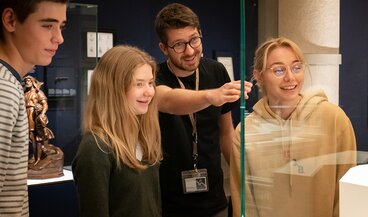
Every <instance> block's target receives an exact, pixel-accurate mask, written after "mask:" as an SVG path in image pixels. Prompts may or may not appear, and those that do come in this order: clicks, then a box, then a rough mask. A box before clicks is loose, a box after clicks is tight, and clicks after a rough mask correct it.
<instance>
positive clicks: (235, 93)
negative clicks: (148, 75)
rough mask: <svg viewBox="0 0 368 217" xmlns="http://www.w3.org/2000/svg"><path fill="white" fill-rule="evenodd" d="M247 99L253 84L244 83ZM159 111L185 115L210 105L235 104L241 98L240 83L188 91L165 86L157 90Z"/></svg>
mask: <svg viewBox="0 0 368 217" xmlns="http://www.w3.org/2000/svg"><path fill="white" fill-rule="evenodd" d="M244 84H245V85H244V94H245V98H246V99H247V98H248V95H247V93H249V92H250V90H251V87H252V83H250V82H245V83H244ZM156 97H157V99H158V109H159V111H161V112H165V113H170V114H176V115H185V114H190V113H194V112H197V111H200V110H202V109H204V108H207V107H208V106H210V105H214V106H222V105H223V104H225V103H230V102H235V101H236V100H238V99H239V98H240V81H232V82H228V83H226V84H224V85H222V86H221V87H219V88H216V89H208V90H199V91H195V90H187V89H180V88H175V89H172V88H170V87H168V86H165V85H160V86H158V87H157V88H156Z"/></svg>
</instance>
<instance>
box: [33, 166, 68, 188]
mask: <svg viewBox="0 0 368 217" xmlns="http://www.w3.org/2000/svg"><path fill="white" fill-rule="evenodd" d="M63 173H64V176H61V177H57V178H51V179H28V180H27V184H28V186H31V185H43V184H51V183H58V182H65V181H72V180H73V173H72V171H70V170H65V169H64V170H63Z"/></svg>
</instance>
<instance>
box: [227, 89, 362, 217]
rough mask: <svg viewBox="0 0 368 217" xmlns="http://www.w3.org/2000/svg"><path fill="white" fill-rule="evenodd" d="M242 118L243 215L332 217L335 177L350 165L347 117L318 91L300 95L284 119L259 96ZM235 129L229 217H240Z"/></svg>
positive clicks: (335, 213)
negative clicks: (231, 209)
mask: <svg viewBox="0 0 368 217" xmlns="http://www.w3.org/2000/svg"><path fill="white" fill-rule="evenodd" d="M253 109H254V111H253V112H252V113H251V114H250V115H249V116H248V117H246V119H245V137H244V138H245V146H244V147H245V156H244V159H245V184H244V186H245V203H246V205H245V212H246V217H337V216H338V215H339V214H338V211H339V206H338V203H339V199H338V196H339V193H338V187H339V179H340V178H341V177H342V176H343V175H344V174H345V172H346V171H347V170H348V169H349V168H350V167H352V166H354V165H356V141H355V136H354V130H353V128H352V125H351V122H350V120H349V118H348V117H347V116H346V115H345V113H344V112H343V110H342V109H341V108H339V107H338V106H336V105H334V104H331V103H329V102H328V101H327V97H326V95H325V94H324V93H323V92H322V91H317V90H310V91H308V92H306V93H304V94H302V100H301V101H300V102H299V104H298V106H297V108H296V110H295V111H294V112H293V113H292V114H291V116H290V118H289V119H287V120H283V119H281V118H280V117H279V116H277V115H276V114H275V113H274V112H272V111H271V109H270V108H269V106H268V104H267V98H266V97H264V98H262V99H261V100H260V101H259V102H258V103H257V104H256V105H255V106H254V107H253ZM240 168H241V166H240V125H238V127H237V128H236V131H235V137H234V146H233V151H232V155H231V160H230V188H231V198H232V204H233V213H234V214H233V216H234V217H240V215H241V213H240V212H241V208H240V201H241V197H240V196H241V194H240V187H241V186H240V178H241V171H240Z"/></svg>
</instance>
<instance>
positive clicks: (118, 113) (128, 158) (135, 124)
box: [83, 45, 162, 170]
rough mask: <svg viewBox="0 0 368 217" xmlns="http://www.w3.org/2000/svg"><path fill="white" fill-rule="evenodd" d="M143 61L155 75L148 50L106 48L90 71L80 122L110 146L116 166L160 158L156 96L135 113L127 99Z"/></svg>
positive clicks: (149, 162)
mask: <svg viewBox="0 0 368 217" xmlns="http://www.w3.org/2000/svg"><path fill="white" fill-rule="evenodd" d="M144 64H148V65H150V66H151V68H152V74H153V77H154V78H155V77H156V63H155V61H154V59H153V57H151V56H150V55H149V54H148V53H146V52H144V51H142V50H140V49H138V48H136V47H132V46H129V45H119V46H115V47H113V48H111V49H110V50H108V51H107V52H106V53H105V54H104V55H103V56H102V57H101V59H100V60H99V62H98V64H97V66H96V68H95V70H94V72H93V75H92V78H91V86H90V91H89V95H88V99H87V104H86V109H85V114H84V121H83V126H84V131H85V132H91V133H92V134H93V135H94V136H97V137H99V139H101V140H102V141H103V142H104V143H106V144H107V145H108V146H109V148H111V150H112V152H113V153H114V155H115V157H116V161H117V166H118V167H119V166H121V164H125V165H127V166H129V167H131V168H133V169H136V170H142V169H145V168H147V167H148V166H149V165H153V164H156V163H158V162H159V161H160V160H161V159H162V151H161V135H160V128H159V122H158V110H157V102H156V97H153V99H152V101H151V103H150V105H149V107H148V111H147V113H145V114H141V115H136V114H135V112H134V109H133V108H132V107H131V105H129V104H128V103H127V98H126V93H127V91H128V90H129V89H130V88H131V85H132V81H133V75H134V72H135V70H136V69H137V68H138V67H140V66H143V65H144ZM96 141H97V140H96ZM137 144H140V145H141V147H142V153H143V158H142V162H140V161H139V160H137V159H136V146H137Z"/></svg>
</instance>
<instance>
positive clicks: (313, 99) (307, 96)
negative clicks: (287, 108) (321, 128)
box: [253, 89, 328, 122]
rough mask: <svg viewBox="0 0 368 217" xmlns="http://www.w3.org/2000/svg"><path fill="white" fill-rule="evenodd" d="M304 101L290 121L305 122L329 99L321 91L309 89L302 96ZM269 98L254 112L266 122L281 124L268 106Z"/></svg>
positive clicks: (260, 102)
mask: <svg viewBox="0 0 368 217" xmlns="http://www.w3.org/2000/svg"><path fill="white" fill-rule="evenodd" d="M300 95H301V96H302V99H301V100H300V102H299V104H298V106H297V108H296V109H295V111H293V113H292V114H291V115H290V118H289V119H293V120H298V121H303V120H306V119H308V117H309V116H310V115H311V114H312V113H313V111H314V110H315V109H316V108H317V107H318V105H320V104H321V103H322V102H327V101H328V98H327V96H326V94H325V93H324V91H323V90H321V89H308V90H306V91H304V92H303V93H301V94H300ZM267 102H268V98H267V97H266V96H264V97H263V98H262V99H260V100H259V101H258V102H257V103H256V104H255V105H254V106H253V111H254V112H255V113H256V114H257V115H259V116H261V117H262V118H263V119H264V120H268V121H269V122H280V121H282V119H281V118H280V117H279V116H278V115H277V114H275V113H274V112H273V111H272V110H271V108H270V107H269V105H268V103H267Z"/></svg>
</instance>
